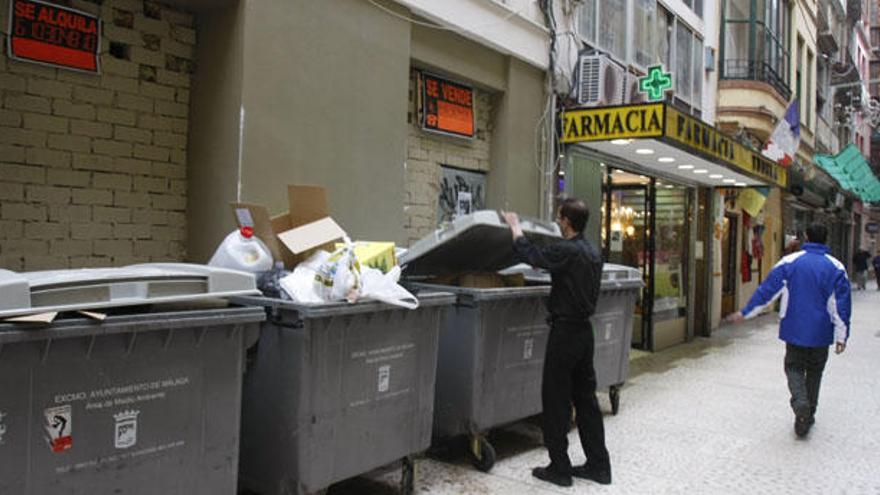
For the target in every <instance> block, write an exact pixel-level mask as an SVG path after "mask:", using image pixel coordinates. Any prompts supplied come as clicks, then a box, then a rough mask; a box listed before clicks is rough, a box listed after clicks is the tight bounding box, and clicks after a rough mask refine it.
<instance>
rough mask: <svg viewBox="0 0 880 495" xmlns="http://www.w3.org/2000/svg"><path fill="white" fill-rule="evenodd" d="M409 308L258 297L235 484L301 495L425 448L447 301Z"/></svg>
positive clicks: (408, 470)
mask: <svg viewBox="0 0 880 495" xmlns="http://www.w3.org/2000/svg"><path fill="white" fill-rule="evenodd" d="M419 299H420V306H419V308H418V309H416V310H408V309H403V308H398V307H395V306H390V305H387V304H383V303H379V302H371V301H363V302H358V303H356V304H348V303H331V304H322V305H299V304H295V303H292V302H290V301H282V300H278V299H266V298H240V299H236V301H237V302H241V303H244V304H251V305H257V306H263V307H265V309H266V312H267V315H268V318H267V321H266V322H265V323H264V325H263V329H262V333H261V337H260V341H259V343H258V344H257V346H256V347H255V352H254V355H253V356H252V358H251V360H252V362H251V363H250V366H249V368H248V372H247V373H246V375H245V386H244V401H243V403H244V405H243V410H242V448H241V471H240V479H241V483H242V486H243V487H244V488H246V489H248V490H251V491H255V492H258V493H263V494H285V495H287V494H305V493H313V492H316V491H319V490H322V489H324V488H326V487H328V486H329V485H331V484H332V483H335V482H337V481H341V480H344V479H347V478H351V477H353V476H357V475H360V474H364V473H368V472H370V471H372V470H374V469H377V468H380V467H382V466H386V465H389V464H391V463H394V462H396V461H398V460H401V459H402V460H404V463H403V465H404V470H403V479H402V488H403V490H404V491H412V476H413V470H412V463H411V462H409V456H411V455H412V454H416V453H419V452H422V451H424V450H425V449H427V448H428V446H429V445H430V441H431V419H432V417H433V409H434V379H435V373H436V368H437V338H438V326H439V323H440V313H441V311H442V309H443V307H444V306H448V305H450V304H452V303H453V302H454V300H455V299H454V296H452V295H451V294H448V293H447V294H425V293H423V294H421V296H420V297H419Z"/></svg>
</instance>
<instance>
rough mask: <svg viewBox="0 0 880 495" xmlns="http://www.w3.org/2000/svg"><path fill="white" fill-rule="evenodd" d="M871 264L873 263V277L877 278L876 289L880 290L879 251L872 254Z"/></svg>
mask: <svg viewBox="0 0 880 495" xmlns="http://www.w3.org/2000/svg"><path fill="white" fill-rule="evenodd" d="M871 264H872V265H874V277H875V278H876V279H877V290H880V251H878V252H877V256H874V259H873V260H871Z"/></svg>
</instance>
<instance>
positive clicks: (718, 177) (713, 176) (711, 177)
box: [709, 174, 724, 179]
mask: <svg viewBox="0 0 880 495" xmlns="http://www.w3.org/2000/svg"><path fill="white" fill-rule="evenodd" d="M709 178H710V179H723V178H724V176H723V175H721V174H712V175H710V176H709Z"/></svg>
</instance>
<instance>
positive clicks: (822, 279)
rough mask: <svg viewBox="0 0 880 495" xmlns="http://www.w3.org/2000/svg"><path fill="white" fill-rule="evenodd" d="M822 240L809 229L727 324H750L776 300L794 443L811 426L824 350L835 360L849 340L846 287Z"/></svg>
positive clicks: (823, 232) (818, 229)
mask: <svg viewBox="0 0 880 495" xmlns="http://www.w3.org/2000/svg"><path fill="white" fill-rule="evenodd" d="M827 236H828V229H827V228H826V227H825V226H824V225H822V224H819V223H816V224H813V225H811V226H810V227H809V228H808V229H807V242H806V243H805V244H804V245H803V249H802V250H800V251H798V252H796V253H792V254H789V255H787V256H784V257H783V258H782V259H781V260H780V261H779V263H777V264H776V266H774V267H773V270H771V271H770V274H769V275H767V279H766V280H765V281H764V282H763V283H762V284H761V285H760V286H759V287H758V289H757V290H756V291H755V293H754V295H752V298H751V299H750V300H749V302H748V304H746V306H745V307H744V308H743V309H742V310H741V311H739V312H737V313H734V314H733V315H731V317H730V318H729V320H730V321H731V322H733V323H739V322H741V321H743V320H744V319H749V318H754V317H755V316H757V315H758V314H759V313H760V312H761V311H762V310H763V309H764V308H766V307H767V306H768V305H770V304H771V303H772V302H773V301H775V300H776V299H777V298H780V297H781V298H782V302H781V305H780V310H779V316H780V319H781V320H780V323H779V338H780V339H781V340H783V341H784V342H785V375H786V378H787V379H788V389H789V391H790V392H791V401H790V402H791V408H792V410H793V411H794V414H795V422H794V431H795V434H796V435H797V436H798V437H799V438H803V437H805V436H806V435H807V433H809V431H810V428H811V427H812V426H813V424H814V423H815V416H816V406H817V405H818V401H819V386H820V384H821V382H822V372H823V371H824V370H825V363H826V362H827V361H828V347H829V346H830V345H831V344H835V352H836V353H837V354H840V353H842V352H843V351H844V350H845V349H846V342H847V340H848V339H849V331H850V313H851V311H852V303H851V298H850V295H851V294H850V284H849V280H848V279H847V276H846V268H845V267H844V266H843V264H842V263H841V262H840V261H838V260H837V259H835V258H834V257H833V256H831V255H830V254H828V246H826V245H825V240H826V238H827Z"/></svg>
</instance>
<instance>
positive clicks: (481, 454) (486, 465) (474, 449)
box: [470, 436, 495, 473]
mask: <svg viewBox="0 0 880 495" xmlns="http://www.w3.org/2000/svg"><path fill="white" fill-rule="evenodd" d="M470 454H471V464H473V466H474V467H475V468H477V470H478V471H482V472H484V473H488V472H489V471H491V470H492V467H493V466H495V448H494V447H492V444H491V443H489V440H486V438H485V437H482V436H475V437H472V438H471V452H470Z"/></svg>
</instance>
